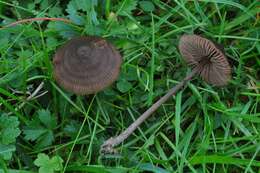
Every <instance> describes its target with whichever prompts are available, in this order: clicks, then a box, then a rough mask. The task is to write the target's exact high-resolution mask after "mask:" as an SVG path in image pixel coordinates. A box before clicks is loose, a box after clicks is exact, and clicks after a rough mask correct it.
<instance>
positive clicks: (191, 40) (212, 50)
mask: <svg viewBox="0 0 260 173" xmlns="http://www.w3.org/2000/svg"><path fill="white" fill-rule="evenodd" d="M218 47H219V46H218V45H217V44H215V43H213V42H212V41H210V40H208V39H206V38H203V37H201V36H198V35H183V36H182V37H181V38H180V42H179V50H180V53H181V55H182V56H183V57H184V60H185V61H186V62H187V63H188V65H190V66H191V68H192V72H191V73H190V74H188V75H187V76H186V77H185V78H184V80H182V81H181V82H180V83H179V84H177V85H176V86H175V87H173V88H172V89H170V90H169V91H168V93H167V94H165V95H164V96H163V97H161V98H160V99H159V100H158V101H157V102H155V103H154V104H153V105H152V106H151V107H150V108H149V109H148V110H146V111H145V112H144V113H143V114H142V115H141V116H140V117H139V118H138V119H137V120H136V121H135V122H133V123H132V124H131V125H130V126H129V127H128V128H127V129H126V130H125V131H123V132H122V133H121V134H120V135H118V136H116V137H112V138H109V139H108V140H106V141H105V142H104V143H103V145H102V146H101V152H102V153H113V152H115V150H114V147H115V146H117V145H118V144H120V143H121V142H123V141H124V140H125V139H126V138H128V136H130V135H131V134H132V133H133V132H134V130H135V129H137V128H138V127H139V126H140V124H142V123H143V122H144V121H145V120H146V119H147V118H148V117H149V116H150V115H151V114H152V113H153V112H155V111H156V110H157V109H158V108H159V107H160V106H161V105H162V104H163V103H164V102H165V101H167V100H168V99H169V98H170V97H171V96H172V95H173V94H175V93H176V92H177V91H178V90H179V89H181V88H182V87H183V86H184V85H185V84H186V83H187V82H188V81H190V80H191V79H192V77H193V76H194V75H196V74H198V75H199V76H201V78H202V79H204V80H205V81H206V82H208V83H210V84H212V85H215V86H223V85H226V84H227V82H228V80H229V79H230V77H231V68H230V66H229V63H228V61H227V59H226V56H225V54H224V52H223V51H222V50H221V49H220V48H218Z"/></svg>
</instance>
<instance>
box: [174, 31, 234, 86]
mask: <svg viewBox="0 0 260 173" xmlns="http://www.w3.org/2000/svg"><path fill="white" fill-rule="evenodd" d="M218 47H219V46H218V45H216V44H214V43H213V42H212V41H210V40H208V39H206V38H203V37H200V36H198V35H183V36H182V37H181V38H180V43H179V50H180V53H181V54H182V56H183V57H184V60H185V61H186V62H187V63H188V65H190V66H191V67H192V68H195V67H197V68H198V69H199V75H200V76H201V77H202V78H203V79H204V80H205V81H206V82H208V83H210V84H213V85H215V86H223V85H226V84H227V82H228V81H229V79H230V78H231V68H230V66H229V63H228V61H227V59H226V56H225V53H224V52H223V51H222V50H221V49H219V48H218Z"/></svg>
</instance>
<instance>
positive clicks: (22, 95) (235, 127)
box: [0, 0, 260, 173]
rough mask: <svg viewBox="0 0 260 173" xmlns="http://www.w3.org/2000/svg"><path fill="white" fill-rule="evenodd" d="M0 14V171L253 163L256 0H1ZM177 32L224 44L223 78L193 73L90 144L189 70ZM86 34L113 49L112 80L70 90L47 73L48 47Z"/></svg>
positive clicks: (258, 110) (259, 21)
mask: <svg viewBox="0 0 260 173" xmlns="http://www.w3.org/2000/svg"><path fill="white" fill-rule="evenodd" d="M25 19H26V20H25ZM27 19H28V20H27ZM0 21H1V23H0V26H1V28H0V55H1V57H0V173H8V172H9V173H18V172H19V173H36V172H40V173H53V172H95V173H101V172H104V173H114V172H118V173H119V172H120V173H127V172H155V173H170V172H176V173H187V172H193V173H233V172H238V173H240V172H248V173H257V172H260V134H259V129H260V2H259V1H258V0H200V1H196V0H195V1H192V0H172V1H170V0H151V1H149V0H141V1H138V0H99V1H98V0H64V1H56V0H23V1H22V0H20V1H18V0H17V1H13V0H0ZM183 34H197V35H201V36H203V37H205V38H208V39H209V40H212V41H214V42H215V43H218V44H219V45H221V46H222V47H223V48H224V50H225V54H226V57H227V59H228V62H229V64H230V66H231V69H232V72H231V75H232V77H231V79H230V80H229V81H228V84H227V85H225V86H222V87H216V86H212V85H210V84H209V83H207V82H205V81H203V79H202V78H200V77H195V78H194V79H193V80H192V81H190V82H189V83H188V84H187V85H186V86H185V87H183V88H182V89H181V90H180V91H179V92H178V93H177V94H176V95H174V96H172V97H171V98H170V99H169V100H168V101H167V102H166V103H164V104H163V105H162V106H161V107H159V109H158V110H157V111H156V112H155V113H154V114H153V115H152V116H151V117H150V118H149V119H147V120H146V121H145V122H144V123H143V124H142V125H141V126H140V127H139V128H138V129H137V130H136V131H134V133H133V134H132V135H131V136H130V137H129V138H128V139H126V140H125V141H124V142H123V143H121V144H119V145H118V146H117V147H115V149H116V151H117V152H115V153H111V154H110V153H105V154H103V153H100V147H101V145H102V144H103V143H104V141H105V140H107V139H109V138H110V137H113V136H116V135H118V134H120V133H121V132H122V131H123V130H125V129H126V128H127V127H128V126H129V125H130V124H131V123H132V122H133V121H134V120H136V119H137V118H138V117H139V116H140V115H141V114H142V113H143V112H144V111H145V110H147V109H148V108H149V107H150V106H151V105H152V104H153V103H155V102H156V101H157V100H158V99H159V98H160V97H162V96H163V95H164V94H166V93H167V91H168V90H169V89H170V88H172V87H173V86H175V85H177V84H178V83H179V82H180V81H181V80H182V79H183V78H184V77H185V76H186V75H187V74H188V73H189V72H190V71H191V68H190V67H189V66H188V65H187V64H186V62H185V61H184V59H183V57H182V55H181V54H180V51H179V49H178V44H179V40H180V38H181V36H182V35H183ZM93 35H95V36H99V37H103V38H104V39H106V40H107V41H108V42H110V43H111V44H113V45H114V46H115V47H116V49H117V50H118V51H119V52H120V54H121V56H122V64H121V67H120V69H121V70H120V74H119V77H118V78H117V80H116V81H115V82H114V83H113V84H112V85H110V86H109V87H107V88H106V89H105V90H102V91H100V92H98V93H96V94H90V95H77V94H73V93H71V92H69V91H67V90H66V89H64V88H63V87H62V86H61V85H59V84H58V83H57V81H56V80H55V78H54V75H53V74H54V73H53V71H54V66H53V58H54V55H55V52H56V51H57V50H58V48H60V47H61V46H62V45H64V44H65V43H66V42H67V41H69V40H70V39H71V38H74V37H79V36H93Z"/></svg>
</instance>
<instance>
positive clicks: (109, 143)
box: [100, 68, 198, 153]
mask: <svg viewBox="0 0 260 173" xmlns="http://www.w3.org/2000/svg"><path fill="white" fill-rule="evenodd" d="M197 72H198V70H197V68H195V69H194V70H193V71H192V72H191V73H190V74H188V75H187V76H186V77H185V78H184V79H183V80H182V81H181V82H180V83H179V84H178V85H176V86H175V87H173V88H172V89H170V90H169V91H168V92H167V93H166V94H165V95H164V96H163V97H161V98H160V99H159V100H158V101H157V102H155V103H154V104H153V105H152V106H151V107H150V108H149V109H148V110H146V111H145V112H144V113H143V114H142V115H141V116H140V117H139V118H138V119H137V120H135V121H134V122H133V123H132V124H131V125H130V126H129V127H128V128H127V129H126V130H124V131H123V132H122V133H121V134H120V135H118V136H116V137H111V138H109V139H108V140H106V141H105V142H104V143H103V145H102V146H101V150H100V151H101V153H114V152H115V150H114V147H115V146H117V145H118V144H120V143H121V142H123V141H124V140H125V139H126V138H128V137H129V136H130V135H131V134H132V133H133V132H134V131H135V130H136V129H137V128H138V127H139V126H140V125H141V124H142V123H143V122H144V121H145V120H146V119H147V118H148V117H149V116H150V115H152V113H154V112H155V111H156V110H157V109H158V108H159V107H160V106H161V105H162V104H163V103H164V102H166V101H167V100H168V99H169V98H170V97H171V96H172V95H174V94H175V93H176V92H177V91H178V90H179V89H181V88H182V87H183V86H184V85H185V84H186V83H187V82H188V81H190V80H191V79H192V77H193V76H194V75H195V74H196V73H197Z"/></svg>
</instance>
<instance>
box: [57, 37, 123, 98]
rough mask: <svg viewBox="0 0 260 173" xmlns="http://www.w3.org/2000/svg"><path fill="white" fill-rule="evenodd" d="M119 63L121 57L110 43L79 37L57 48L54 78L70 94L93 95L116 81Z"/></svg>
mask: <svg viewBox="0 0 260 173" xmlns="http://www.w3.org/2000/svg"><path fill="white" fill-rule="evenodd" d="M121 63H122V58H121V55H120V53H119V52H118V51H117V50H116V49H115V47H114V46H113V45H112V44H111V43H109V42H108V41H106V40H105V39H103V38H101V37H96V36H86V37H84V36H82V37H78V38H74V39H71V40H69V41H68V42H67V43H66V44H65V45H64V46H62V47H61V48H59V49H58V51H57V52H56V54H55V56H54V59H53V64H54V78H55V79H56V81H57V82H58V84H59V85H60V86H62V87H63V88H64V89H66V90H68V91H70V92H72V93H75V94H79V95H87V94H94V93H97V92H98V91H101V90H103V89H104V88H106V87H108V86H109V85H110V84H112V83H113V82H114V81H115V80H116V79H117V78H118V75H119V72H120V66H121Z"/></svg>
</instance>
